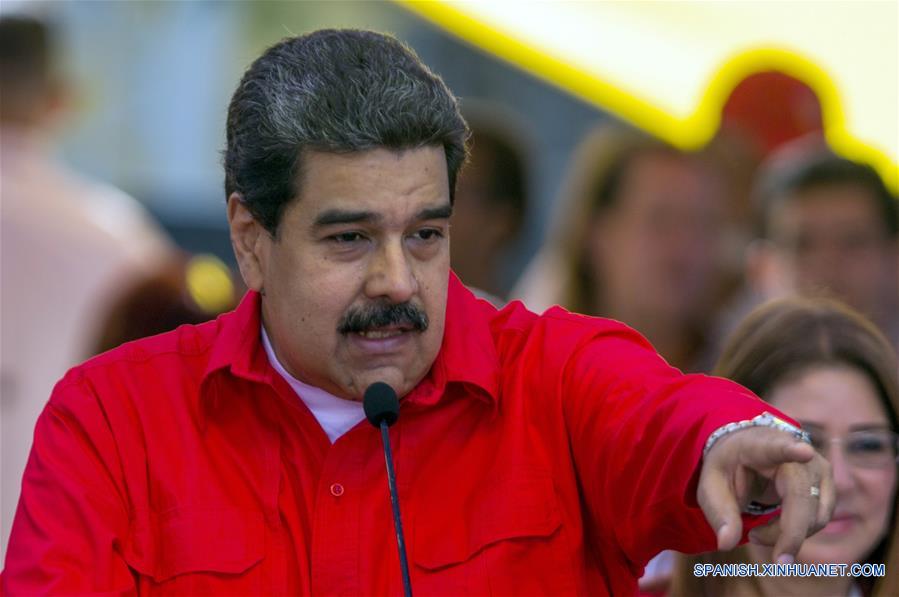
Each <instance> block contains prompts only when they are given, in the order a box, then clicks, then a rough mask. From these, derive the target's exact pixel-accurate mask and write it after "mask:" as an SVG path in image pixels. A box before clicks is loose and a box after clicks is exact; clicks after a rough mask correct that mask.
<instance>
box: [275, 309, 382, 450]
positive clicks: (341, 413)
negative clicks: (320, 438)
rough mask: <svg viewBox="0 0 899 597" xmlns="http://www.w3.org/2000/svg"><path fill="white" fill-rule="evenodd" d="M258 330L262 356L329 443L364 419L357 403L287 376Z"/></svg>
mask: <svg viewBox="0 0 899 597" xmlns="http://www.w3.org/2000/svg"><path fill="white" fill-rule="evenodd" d="M260 327H261V328H262V345H263V346H264V347H265V354H266V355H268V362H269V363H271V364H272V367H274V368H275V371H277V372H278V373H279V374H280V375H281V377H283V378H284V379H285V380H286V381H287V383H288V384H289V385H290V387H291V388H293V391H294V392H295V393H296V395H297V396H299V397H300V400H302V401H303V403H304V404H305V405H306V406H307V407H309V410H310V411H312V415H313V416H314V417H315V420H317V421H318V424H319V425H321V426H322V429H324V430H325V433H326V434H327V435H328V439H330V440H331V443H332V444H333V443H334V442H335V441H337V438H338V437H340V436H341V435H343V434H344V433H346V432H347V431H349V430H350V429H352V428H353V427H355V426H356V425H357V424H358V423H359V422H360V421H362V420H364V419H365V412H364V411H363V410H362V403H361V402H355V401H353V400H344V399H343V398H338V397H337V396H335V395H333V394H329V393H328V392H326V391H324V390H322V389H321V388H316V387H315V386H310V385H309V384H305V383H303V382H301V381H300V380H298V379H297V378H296V377H294V376H293V375H291V374H290V373H288V372H287V369H285V368H284V366H283V365H282V364H281V362H280V361H279V360H278V357H277V356H276V355H275V350H274V348H272V343H271V341H270V340H269V338H268V334H266V333H265V327H264V326H260Z"/></svg>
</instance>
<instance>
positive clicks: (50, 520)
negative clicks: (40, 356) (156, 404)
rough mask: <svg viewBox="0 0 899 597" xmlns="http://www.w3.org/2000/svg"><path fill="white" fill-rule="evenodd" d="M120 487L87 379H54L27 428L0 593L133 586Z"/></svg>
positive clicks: (112, 590) (126, 589) (110, 442)
mask: <svg viewBox="0 0 899 597" xmlns="http://www.w3.org/2000/svg"><path fill="white" fill-rule="evenodd" d="M122 487H123V484H122V482H121V466H120V462H119V458H118V452H117V447H116V445H115V441H114V439H113V436H112V434H111V432H110V429H109V425H108V422H107V419H106V417H105V416H104V412H103V410H102V408H101V406H100V404H99V402H98V401H97V400H96V397H95V396H94V395H93V392H92V391H91V390H90V388H89V387H88V386H87V384H84V383H80V382H77V381H76V382H67V381H65V380H64V381H63V382H60V384H59V385H57V387H56V389H55V390H54V392H53V395H52V397H51V399H50V402H49V404H48V405H47V407H46V408H45V409H44V412H43V413H42V414H41V416H40V418H39V419H38V422H37V426H36V428H35V434H34V444H33V447H32V449H31V455H30V456H29V459H28V464H27V466H26V468H25V474H24V476H23V479H22V493H21V497H20V499H19V506H18V510H17V512H16V517H15V520H14V522H13V527H12V532H11V535H10V541H9V545H8V549H7V555H6V568H5V570H4V572H3V578H2V591H0V593H2V594H6V595H46V594H81V595H98V594H123V593H131V592H134V590H135V589H134V578H133V576H132V575H131V572H130V570H129V568H128V566H127V565H126V563H125V561H124V559H123V558H122V555H121V550H122V546H123V545H124V542H125V539H126V537H127V532H128V521H129V516H128V509H127V506H126V504H127V502H126V500H125V497H124V492H123V490H122Z"/></svg>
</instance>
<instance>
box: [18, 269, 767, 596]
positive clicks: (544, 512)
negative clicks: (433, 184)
mask: <svg viewBox="0 0 899 597" xmlns="http://www.w3.org/2000/svg"><path fill="white" fill-rule="evenodd" d="M259 311H260V298H259V296H258V295H257V294H255V293H252V292H251V293H249V294H248V295H247V296H246V298H245V299H244V300H243V302H242V303H241V305H240V307H239V308H238V309H237V310H236V311H235V312H233V313H230V314H227V315H224V316H222V317H220V318H219V319H218V320H216V321H214V322H211V323H208V324H204V325H199V326H184V327H181V328H179V329H178V330H176V331H174V332H172V333H169V334H164V335H161V336H156V337H153V338H149V339H145V340H141V341H138V342H134V343H130V344H126V345H124V346H122V347H121V348H119V349H116V350H113V351H111V352H109V353H106V354H104V355H102V356H99V357H97V358H95V359H92V360H90V361H88V362H86V363H85V364H83V365H81V366H79V367H76V368H74V369H72V370H71V371H70V372H69V373H68V374H67V375H66V376H65V378H64V379H63V380H62V381H61V382H60V383H59V384H58V385H57V386H56V389H55V390H54V392H53V395H52V397H51V398H50V401H49V404H48V405H47V407H46V409H45V411H44V412H43V414H42V416H41V418H40V420H39V421H38V424H37V429H36V431H35V440H34V448H33V451H32V454H31V457H30V460H29V463H28V467H27V470H26V472H25V476H24V481H23V489H22V497H21V501H20V504H19V509H18V513H17V515H16V519H15V523H14V526H13V530H12V538H11V541H10V545H9V550H8V555H7V560H6V570H5V572H4V575H3V589H4V591H5V592H6V593H7V594H21V593H105V594H107V593H130V592H134V591H137V592H140V593H146V594H152V593H167V594H192V595H193V594H196V595H199V594H228V595H237V594H274V595H284V594H316V595H363V594H364V595H372V594H379V595H382V594H400V593H401V590H402V589H401V581H400V572H399V562H398V557H397V553H396V543H395V536H394V530H393V521H392V518H391V511H390V503H389V496H388V492H387V483H386V473H385V466H384V456H383V452H382V448H381V443H380V437H379V433H378V431H377V430H376V429H375V428H373V427H372V426H371V425H369V424H368V423H367V422H364V421H363V422H362V423H360V424H358V425H357V426H356V427H354V428H353V429H351V430H350V431H349V432H347V433H346V434H345V435H343V436H341V437H340V438H339V439H338V440H337V441H336V442H335V443H334V444H333V445H332V444H331V443H330V442H329V440H328V438H327V436H326V435H325V433H324V431H323V430H322V429H321V427H320V426H319V425H318V423H317V421H316V420H315V418H314V417H313V416H312V414H311V413H310V411H309V410H308V409H307V408H306V406H305V405H304V404H303V402H302V401H301V400H299V399H298V398H297V396H296V395H295V394H294V393H293V391H292V390H291V388H290V387H289V386H288V384H287V383H286V382H285V381H284V379H283V378H281V377H280V376H279V375H278V374H277V373H276V372H275V371H274V370H273V369H272V367H271V365H270V364H269V362H268V360H267V357H266V355H265V352H264V349H263V347H262V345H261V342H260V319H259V317H260V315H259ZM446 319H447V321H446V332H445V336H444V340H443V345H442V348H441V350H440V353H439V355H438V357H437V360H436V361H435V363H434V365H433V367H432V368H431V370H430V372H429V374H428V375H427V377H426V378H425V379H424V380H423V381H422V382H421V383H420V384H419V385H418V386H417V387H416V388H415V390H413V391H412V392H411V393H410V394H409V395H407V396H406V397H404V398H403V399H402V401H401V410H400V418H399V422H398V423H397V424H395V425H394V426H393V427H392V428H391V429H390V435H391V440H392V442H393V449H394V456H395V460H396V474H397V480H398V487H399V495H400V501H401V508H402V513H403V517H404V527H405V530H406V539H407V544H408V551H409V560H410V568H411V576H412V583H413V589H414V591H415V592H416V593H417V594H419V595H432V594H433V595H440V594H443V595H459V594H496V595H509V594H528V593H531V594H533V593H544V594H555V595H561V594H574V593H581V594H584V593H589V594H593V595H601V594H605V593H610V594H614V595H625V594H628V593H632V592H634V591H635V588H636V581H635V579H636V578H637V577H638V576H639V575H640V573H641V571H642V569H643V566H644V564H645V563H646V562H647V560H649V559H650V558H651V557H652V556H653V555H654V554H655V553H656V552H657V551H659V550H661V549H664V548H672V549H678V550H682V551H694V550H701V549H712V548H714V545H715V539H714V534H713V533H712V531H711V529H710V528H709V527H708V525H707V524H706V522H705V520H704V518H703V516H702V514H701V511H700V510H699V509H698V508H697V506H696V502H695V484H696V471H697V467H698V463H699V461H700V458H701V452H702V447H703V444H704V442H705V440H706V438H707V437H708V435H709V434H710V433H711V432H712V431H713V430H714V429H716V428H717V427H719V426H721V425H723V424H724V423H727V422H729V421H734V420H741V419H747V418H751V417H753V416H755V415H757V414H759V413H761V412H763V411H765V410H771V409H770V407H767V406H766V405H764V404H763V403H762V402H761V401H759V400H758V399H757V398H755V397H754V396H753V395H752V394H750V393H749V392H748V391H746V390H744V389H742V388H741V387H739V386H737V385H735V384H732V383H730V382H727V381H724V380H719V379H714V378H710V377H705V376H696V375H689V376H684V375H682V374H680V373H679V372H678V371H676V370H675V369H673V368H671V367H669V366H668V365H667V364H666V363H665V362H664V361H663V360H662V359H661V358H659V357H658V356H657V355H656V353H655V352H654V351H653V349H652V348H651V347H650V346H649V344H647V343H646V341H645V340H643V339H642V338H641V337H640V336H639V335H638V334H637V333H635V332H634V331H632V330H630V329H629V328H627V327H625V326H624V325H621V324H619V323H616V322H612V321H608V320H603V319H596V318H589V317H583V316H580V315H574V314H570V313H568V312H566V311H564V310H562V309H559V308H554V309H551V310H549V311H548V312H547V313H545V314H544V315H542V316H538V315H535V314H534V313H531V312H529V311H527V310H526V309H525V308H524V307H523V306H522V305H521V304H520V303H513V304H511V305H509V306H507V307H506V308H504V309H503V310H501V311H497V310H496V309H495V308H493V307H492V306H491V305H489V304H488V303H486V302H484V301H481V300H478V299H475V298H474V297H473V296H472V295H471V294H470V293H469V292H468V290H467V289H465V288H464V287H463V286H462V285H461V284H460V283H459V282H458V280H456V279H455V278H453V279H452V280H451V283H450V290H449V297H448V306H447V314H446Z"/></svg>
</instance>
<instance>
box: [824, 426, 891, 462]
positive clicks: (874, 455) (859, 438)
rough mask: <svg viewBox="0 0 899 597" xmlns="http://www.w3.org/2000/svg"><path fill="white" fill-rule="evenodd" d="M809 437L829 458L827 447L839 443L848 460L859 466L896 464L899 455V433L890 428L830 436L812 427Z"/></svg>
mask: <svg viewBox="0 0 899 597" xmlns="http://www.w3.org/2000/svg"><path fill="white" fill-rule="evenodd" d="M809 437H810V438H811V440H812V446H813V447H814V448H815V450H817V451H818V452H820V453H821V454H822V455H823V456H824V457H825V458H829V452H828V451H827V447H828V446H829V445H830V444H839V445H840V446H841V447H842V449H843V457H844V458H845V459H846V462H848V463H849V464H850V465H852V466H855V467H858V468H886V467H889V466H895V465H896V463H897V455H899V435H897V434H895V433H893V432H892V431H890V430H888V429H871V430H863V431H853V432H851V433H847V434H846V435H844V436H841V437H828V436H827V435H825V434H823V433H821V432H820V431H816V430H813V429H810V430H809Z"/></svg>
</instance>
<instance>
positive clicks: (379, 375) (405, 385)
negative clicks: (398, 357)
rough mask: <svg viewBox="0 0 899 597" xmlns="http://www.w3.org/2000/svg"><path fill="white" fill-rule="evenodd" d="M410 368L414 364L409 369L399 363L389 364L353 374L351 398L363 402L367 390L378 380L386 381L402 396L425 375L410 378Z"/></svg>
mask: <svg viewBox="0 0 899 597" xmlns="http://www.w3.org/2000/svg"><path fill="white" fill-rule="evenodd" d="M410 369H412V366H410V367H409V369H405V368H403V367H401V366H399V365H387V366H383V367H376V368H370V369H368V370H366V371H364V372H359V373H358V374H356V375H354V376H353V379H352V384H351V386H352V393H351V395H350V396H349V399H350V400H355V401H360V402H361V401H362V397H363V396H364V395H365V390H367V389H368V387H369V386H370V385H372V384H373V383H376V382H382V383H386V384H387V385H389V386H390V387H391V388H393V390H394V391H395V392H396V395H397V396H399V397H400V398H402V397H403V396H405V395H406V394H408V393H409V392H411V391H412V389H413V388H414V387H415V386H416V385H417V384H418V382H419V381H421V377H424V376H423V375H422V376H421V377H418V379H414V378H410V377H409V370H410Z"/></svg>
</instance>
